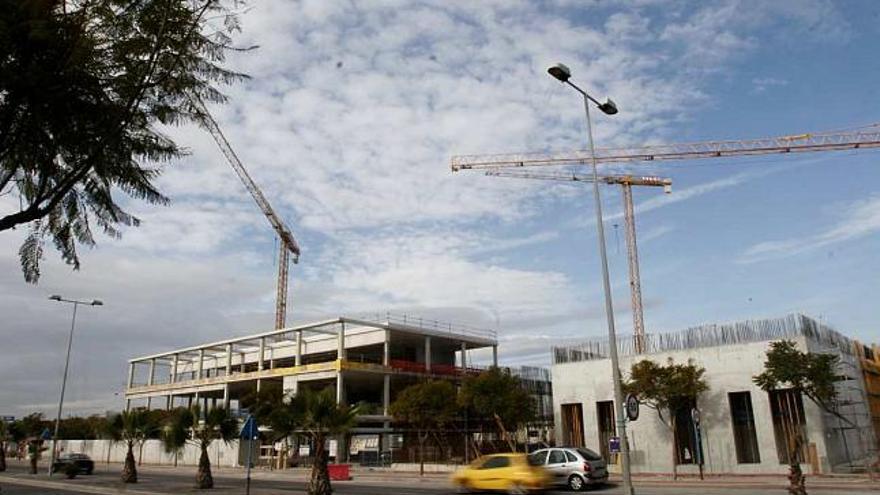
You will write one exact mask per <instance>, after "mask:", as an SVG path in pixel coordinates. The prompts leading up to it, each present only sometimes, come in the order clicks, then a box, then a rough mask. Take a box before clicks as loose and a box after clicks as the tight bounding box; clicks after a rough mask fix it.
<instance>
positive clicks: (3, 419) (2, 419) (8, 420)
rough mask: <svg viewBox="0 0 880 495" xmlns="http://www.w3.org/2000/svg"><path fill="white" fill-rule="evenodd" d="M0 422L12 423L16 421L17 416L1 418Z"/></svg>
mask: <svg viewBox="0 0 880 495" xmlns="http://www.w3.org/2000/svg"><path fill="white" fill-rule="evenodd" d="M0 421H5V422H6V423H12V422H13V421H15V416H0Z"/></svg>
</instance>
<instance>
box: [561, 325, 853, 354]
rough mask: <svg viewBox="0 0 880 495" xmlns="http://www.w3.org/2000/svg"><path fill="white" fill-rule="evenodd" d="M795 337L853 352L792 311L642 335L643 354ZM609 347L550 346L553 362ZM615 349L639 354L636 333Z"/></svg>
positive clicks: (593, 343) (849, 344)
mask: <svg viewBox="0 0 880 495" xmlns="http://www.w3.org/2000/svg"><path fill="white" fill-rule="evenodd" d="M794 337H806V338H807V339H809V340H812V341H815V342H818V343H820V344H822V345H824V346H829V347H832V348H834V349H836V350H839V351H840V352H841V353H842V354H847V355H852V354H853V352H854V346H853V341H852V340H850V339H849V338H847V337H845V336H843V335H841V334H840V333H839V332H837V331H836V330H834V329H832V328H831V327H829V326H827V325H825V324H822V323H821V322H819V321H817V320H815V319H813V318H811V317H809V316H806V315H803V314H799V313H794V314H790V315H787V316H784V317H782V318H767V319H759V320H746V321H739V322H734V323H721V324H708V325H701V326H696V327H691V328H687V329H685V330H681V331H678V332H671V333H656V334H646V335H645V336H644V338H643V339H644V340H643V341H644V346H643V349H644V351H643V353H644V354H653V353H661V352H670V351H683V350H688V349H699V348H705V347H715V346H723V345H735V344H746V343H751V342H763V341H773V340H781V339H786V338H794ZM609 349H610V346H609V341H608V339H607V338H600V339H594V340H589V341H586V342H583V343H581V344H577V345H574V346H564V347H562V346H560V347H553V363H554V364H562V363H573V362H579V361H591V360H597V359H607V358H608V357H609ZM617 352H618V354H619V355H621V356H634V355H636V354H638V352H636V338H635V336H633V335H622V336H620V337H618V339H617Z"/></svg>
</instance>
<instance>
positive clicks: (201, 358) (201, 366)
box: [196, 349, 205, 380]
mask: <svg viewBox="0 0 880 495" xmlns="http://www.w3.org/2000/svg"><path fill="white" fill-rule="evenodd" d="M204 369H205V350H204V349H199V366H198V375H196V380H201V379H202V372H203V371H204Z"/></svg>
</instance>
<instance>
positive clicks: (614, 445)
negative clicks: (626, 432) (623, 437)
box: [608, 437, 620, 454]
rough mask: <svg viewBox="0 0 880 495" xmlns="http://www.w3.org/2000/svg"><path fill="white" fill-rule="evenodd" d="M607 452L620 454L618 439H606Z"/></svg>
mask: <svg viewBox="0 0 880 495" xmlns="http://www.w3.org/2000/svg"><path fill="white" fill-rule="evenodd" d="M608 450H609V451H610V452H611V453H612V454H617V453H619V452H620V437H611V438H609V439H608Z"/></svg>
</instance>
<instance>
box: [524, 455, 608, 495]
mask: <svg viewBox="0 0 880 495" xmlns="http://www.w3.org/2000/svg"><path fill="white" fill-rule="evenodd" d="M529 463H530V464H532V465H534V466H543V467H544V468H545V469H546V470H547V473H548V474H549V475H550V482H551V483H553V484H554V485H560V486H568V487H569V488H571V489H572V490H574V491H581V490H583V489H585V488H586V487H588V486H591V485H600V484H602V483H605V482H606V481H608V469H607V467H606V465H605V460H604V459H602V456H601V455H599V454H597V453H595V452H593V451H592V450H590V449H587V448H584V447H555V448H549V449H541V450H537V451H535V452H533V453H531V454H530V455H529Z"/></svg>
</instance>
